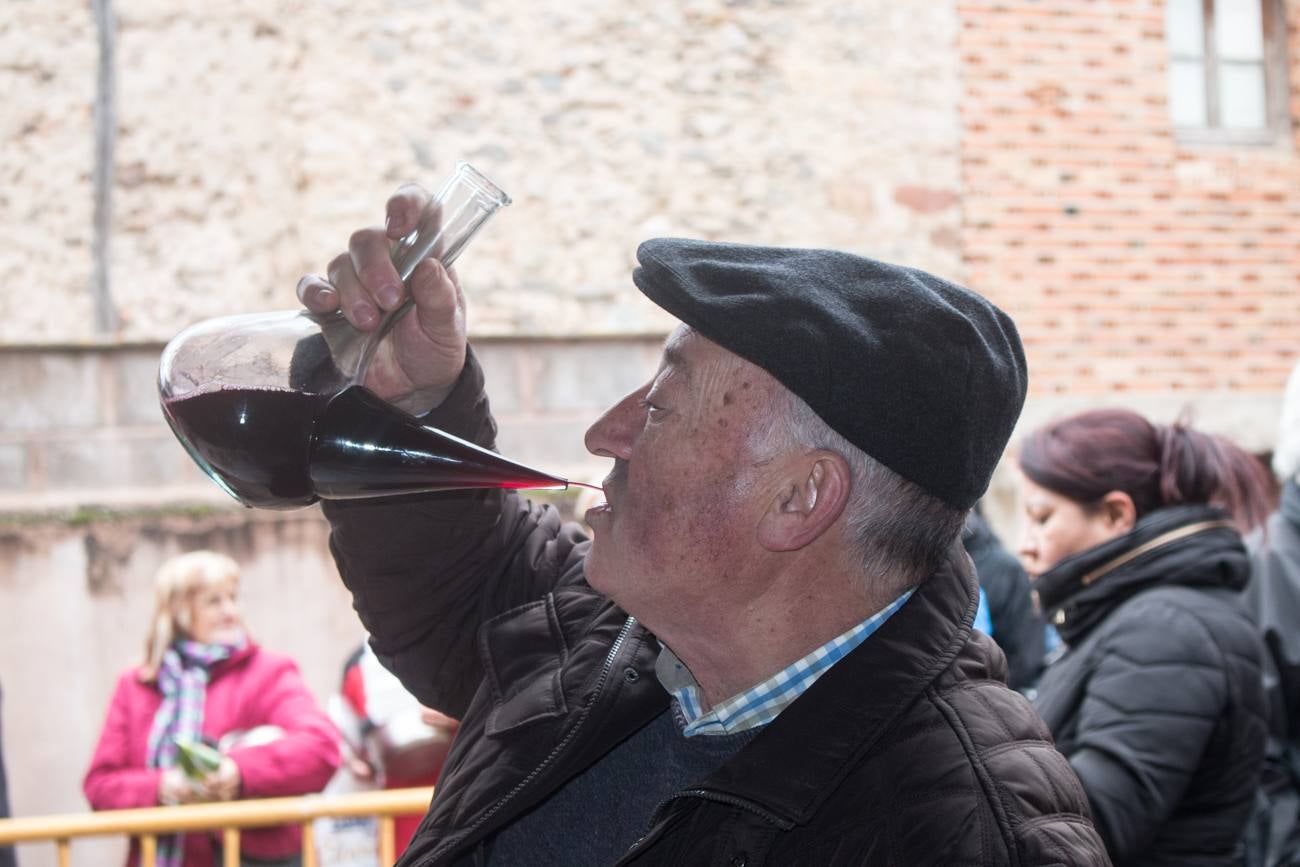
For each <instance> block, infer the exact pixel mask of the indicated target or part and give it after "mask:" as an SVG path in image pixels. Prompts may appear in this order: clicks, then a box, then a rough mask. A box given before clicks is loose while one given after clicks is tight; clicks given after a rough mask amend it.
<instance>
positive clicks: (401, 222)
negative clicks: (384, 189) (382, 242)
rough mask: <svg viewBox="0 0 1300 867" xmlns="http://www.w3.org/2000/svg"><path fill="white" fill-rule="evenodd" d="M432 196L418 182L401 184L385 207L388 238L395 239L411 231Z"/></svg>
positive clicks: (385, 226)
mask: <svg viewBox="0 0 1300 867" xmlns="http://www.w3.org/2000/svg"><path fill="white" fill-rule="evenodd" d="M431 198H432V196H430V195H429V191H428V190H426V189H425V188H424V187H422V186H420V185H419V184H402V185H401V186H400V187H398V188H397V189H396V190H395V191H394V192H393V194H392V195H391V196H389V197H388V204H387V206H386V207H385V216H386V217H387V220H386V222H385V223H384V228H385V232H386V233H387V235H388V238H389V239H390V240H393V241H396V240H398V239H400V238H404V237H406V236H407V235H409V234H410V233H411V230H412V229H414V228H415V226H416V224H417V223H419V221H420V214H421V213H423V211H424V208H425V206H426V205H428V204H429V200H430V199H431Z"/></svg>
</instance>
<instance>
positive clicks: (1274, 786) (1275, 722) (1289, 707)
mask: <svg viewBox="0 0 1300 867" xmlns="http://www.w3.org/2000/svg"><path fill="white" fill-rule="evenodd" d="M1246 545H1247V548H1248V549H1249V550H1250V561H1251V577H1250V585H1249V586H1248V587H1247V588H1246V594H1245V595H1246V606H1247V608H1248V609H1249V610H1250V613H1251V616H1252V617H1253V618H1254V620H1255V623H1256V626H1257V627H1258V628H1259V630H1260V634H1261V635H1262V637H1263V639H1264V646H1265V648H1266V650H1267V653H1266V654H1265V660H1264V661H1265V667H1266V671H1267V675H1266V677H1265V685H1266V687H1267V691H1268V707H1269V730H1270V735H1271V736H1270V738H1269V750H1268V760H1267V761H1266V763H1265V767H1264V783H1263V789H1264V796H1265V797H1266V799H1267V801H1268V804H1267V810H1265V811H1262V813H1261V815H1262V816H1265V817H1266V819H1267V821H1266V822H1265V824H1264V825H1263V826H1261V827H1258V828H1257V829H1256V830H1257V831H1258V836H1259V842H1258V845H1260V846H1263V847H1264V852H1263V853H1262V854H1261V856H1260V861H1261V863H1265V864H1269V865H1273V864H1289V865H1290V864H1300V485H1298V484H1297V483H1296V480H1295V479H1292V480H1291V481H1289V482H1287V483H1286V485H1285V486H1284V487H1283V489H1282V503H1281V506H1280V507H1279V508H1278V511H1277V512H1276V513H1274V514H1273V515H1272V517H1270V518H1269V520H1268V524H1267V525H1266V526H1265V528H1264V530H1263V531H1262V532H1255V533H1253V534H1251V537H1250V538H1249V539H1248V540H1247V542H1246Z"/></svg>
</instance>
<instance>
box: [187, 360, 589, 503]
mask: <svg viewBox="0 0 1300 867" xmlns="http://www.w3.org/2000/svg"><path fill="white" fill-rule="evenodd" d="M163 413H164V415H166V417H167V421H168V422H169V423H170V424H171V426H172V430H173V431H174V432H175V433H176V436H177V438H178V439H180V441H181V442H182V443H184V444H185V447H186V449H188V450H189V453H190V455H191V456H192V457H193V458H194V460H195V461H196V462H197V463H198V464H199V466H200V467H202V468H203V470H204V472H206V473H207V474H208V475H209V476H210V477H212V479H213V480H214V481H216V482H217V483H218V484H219V485H221V487H222V488H224V489H225V490H226V491H227V492H228V493H230V494H231V495H232V496H234V497H235V498H236V499H238V500H239V501H240V502H242V503H243V504H244V505H246V506H255V507H258V508H263V509H293V508H298V507H300V506H307V505H310V504H312V503H314V502H316V500H317V499H319V498H322V497H323V498H325V499H351V498H357V497H377V496H386V495H394V494H409V493H419V492H429V491H445V490H455V489H462V488H564V487H567V486H568V484H569V483H568V482H567V481H566V480H565V479H563V478H560V477H558V476H552V475H550V474H548V473H543V472H541V471H539V470H535V469H532V468H531V467H527V466H524V465H523V464H519V463H516V462H514V461H511V460H508V459H506V458H503V457H501V456H500V455H498V454H497V453H496V452H493V451H489V450H488V449H484V448H481V447H479V446H477V445H474V444H473V443H470V442H467V441H465V440H462V439H460V438H458V437H455V436H452V435H451V434H448V433H445V432H443V431H440V430H438V429H437V428H434V427H429V426H428V425H423V424H421V423H420V421H419V420H418V419H416V418H415V417H414V416H412V415H409V414H408V413H405V412H402V411H401V410H399V409H397V408H396V407H393V406H391V405H390V404H388V403H386V402H384V401H383V400H381V399H380V398H378V397H376V396H375V395H374V394H372V393H371V392H370V391H368V390H367V389H365V388H362V387H361V386H355V385H354V386H350V387H348V388H345V389H344V390H343V391H341V392H339V393H338V394H336V395H321V394H312V393H309V392H301V391H290V390H287V389H272V388H242V387H239V388H217V389H212V390H209V391H202V392H197V393H191V394H188V395H185V396H184V397H181V398H176V399H171V400H167V401H164V403H163Z"/></svg>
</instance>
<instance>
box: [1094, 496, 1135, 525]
mask: <svg viewBox="0 0 1300 867" xmlns="http://www.w3.org/2000/svg"><path fill="white" fill-rule="evenodd" d="M1101 514H1102V519H1103V520H1104V521H1105V522H1106V529H1107V530H1110V531H1112V532H1114V533H1115V535H1116V536H1123V535H1124V534H1125V533H1127V532H1128V531H1129V530H1132V529H1133V525H1134V524H1136V523H1137V506H1135V505H1133V498H1132V497H1130V496H1129V495H1128V494H1126V493H1124V492H1123V491H1111V492H1110V493H1109V494H1107V495H1106V496H1104V497H1102V498H1101Z"/></svg>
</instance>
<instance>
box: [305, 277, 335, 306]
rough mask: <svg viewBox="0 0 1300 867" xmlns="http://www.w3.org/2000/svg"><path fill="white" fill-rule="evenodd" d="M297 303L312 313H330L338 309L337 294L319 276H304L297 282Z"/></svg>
mask: <svg viewBox="0 0 1300 867" xmlns="http://www.w3.org/2000/svg"><path fill="white" fill-rule="evenodd" d="M298 301H299V302H301V304H302V306H303V307H306V308H307V309H308V310H310V311H311V312H312V313H330V312H333V311H335V310H338V309H339V294H338V293H337V292H335V291H334V287H333V286H331V285H330V284H329V282H328V281H327V280H326V279H325V278H324V277H322V276H320V275H319V274H304V275H303V276H302V277H301V278H300V279H299V280H298Z"/></svg>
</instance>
